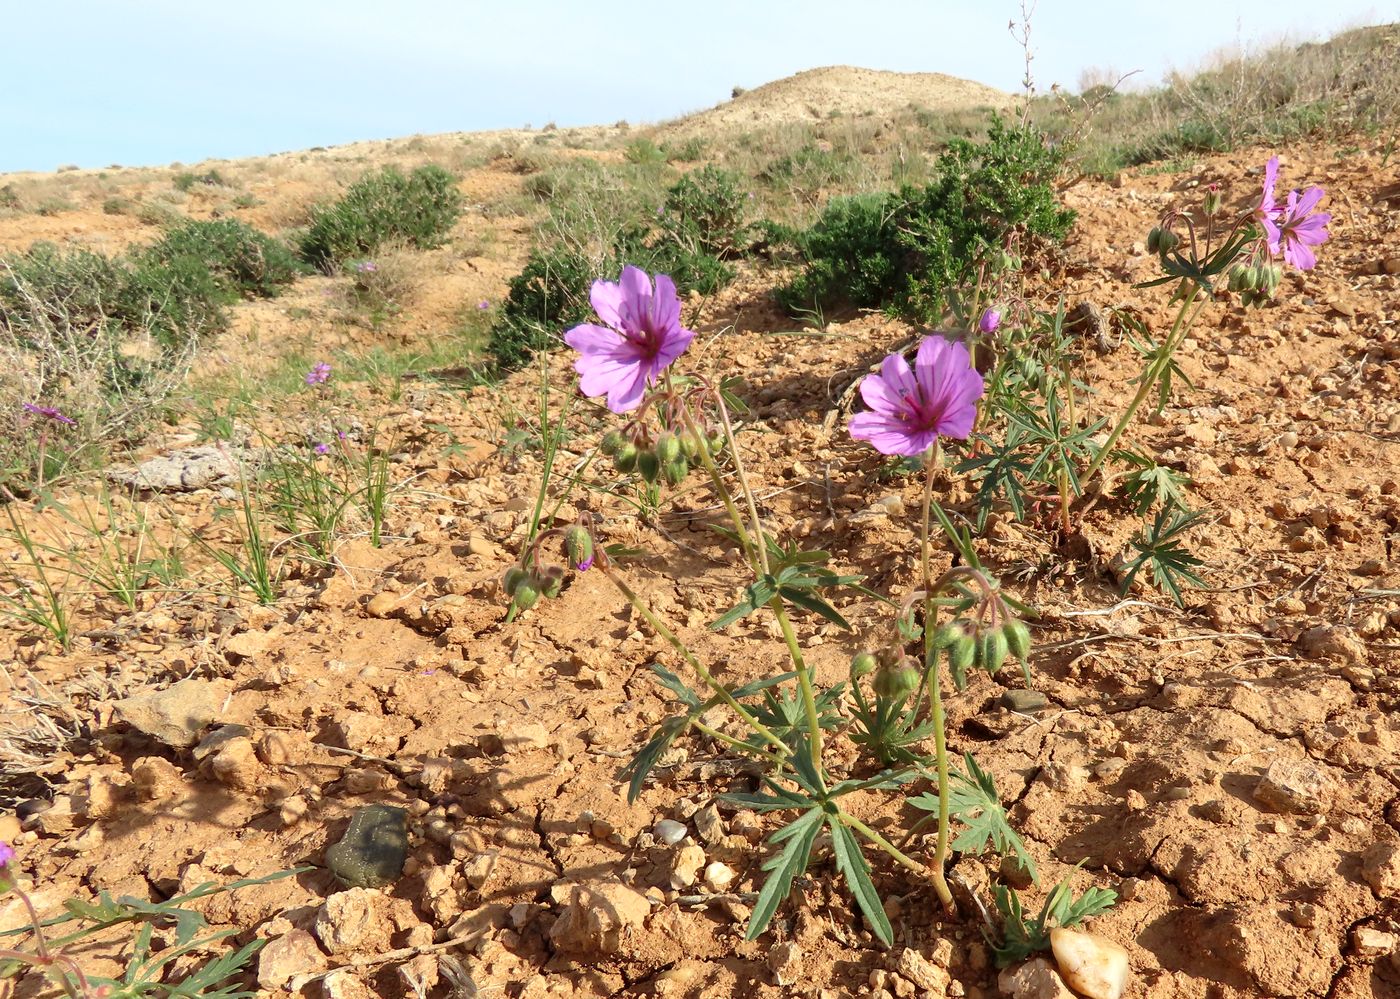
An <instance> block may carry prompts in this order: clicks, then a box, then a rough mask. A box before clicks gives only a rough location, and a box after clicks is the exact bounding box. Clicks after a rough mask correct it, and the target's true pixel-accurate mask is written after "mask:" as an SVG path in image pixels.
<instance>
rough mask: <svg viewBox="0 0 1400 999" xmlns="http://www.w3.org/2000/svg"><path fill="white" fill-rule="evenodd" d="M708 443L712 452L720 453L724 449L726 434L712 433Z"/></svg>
mask: <svg viewBox="0 0 1400 999" xmlns="http://www.w3.org/2000/svg"><path fill="white" fill-rule="evenodd" d="M708 443H709V445H710V454H719V453H720V452H721V451H723V450H724V434H711V435H710V439H709V441H708Z"/></svg>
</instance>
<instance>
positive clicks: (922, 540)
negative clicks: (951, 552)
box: [889, 438, 955, 912]
mask: <svg viewBox="0 0 1400 999" xmlns="http://www.w3.org/2000/svg"><path fill="white" fill-rule="evenodd" d="M939 454H940V449H939V446H938V440H937V438H935V439H934V443H933V447H931V448H929V451H928V454H927V456H926V457H925V462H924V464H925V468H924V504H923V525H922V527H923V529H922V531H921V532H920V535H919V561H920V568H921V569H922V572H923V583H924V665H925V669H926V671H927V675H928V703H929V715H930V720H931V721H932V722H933V753H934V763H935V765H936V767H937V769H938V843H937V846H935V847H934V851H933V869H932V872H931V873H932V880H933V890H934V891H935V892H936V893H937V894H938V900H939V901H940V902H942V903H943V908H944V909H945V910H948V911H949V912H951V911H953V910H954V908H955V905H954V902H953V893H952V892H951V891H950V890H949V889H948V881H947V879H946V878H945V877H944V874H943V865H944V863H945V862H946V861H947V858H948V820H949V815H948V736H947V733H946V732H945V731H944V727H945V725H946V720H945V719H944V716H943V690H942V681H941V679H940V677H939V675H938V650H937V649H934V648H932V647H931V645H930V641H931V639H932V636H933V631H934V623H935V622H936V621H937V620H938V605H937V604H936V603H935V602H934V593H935V591H934V587H933V568H932V564H931V563H932V552H931V550H930V545H929V521H930V518H931V512H930V511H931V510H932V508H933V476H934V474H935V472H936V471H937V468H938V457H939ZM944 578H945V579H946V574H945V577H944ZM942 585H943V579H940V580H939V586H940V587H941V586H942ZM889 849H893V847H890V848H889Z"/></svg>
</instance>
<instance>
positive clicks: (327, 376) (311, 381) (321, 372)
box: [306, 361, 331, 385]
mask: <svg viewBox="0 0 1400 999" xmlns="http://www.w3.org/2000/svg"><path fill="white" fill-rule="evenodd" d="M330 380H331V366H330V365H329V364H327V363H326V362H325V361H322V362H321V363H320V364H318V365H316V366H315V367H314V368H312V369H311V370H310V371H308V372H307V373H306V384H308V385H321V384H323V383H324V382H328V381H330Z"/></svg>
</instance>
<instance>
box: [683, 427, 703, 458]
mask: <svg viewBox="0 0 1400 999" xmlns="http://www.w3.org/2000/svg"><path fill="white" fill-rule="evenodd" d="M681 450H682V451H684V452H685V456H686V457H687V458H689V459H690V460H691V461H694V460H695V459H696V458H699V457H700V438H699V437H696V436H695V435H694V434H686V435H685V436H684V437H682V438H681Z"/></svg>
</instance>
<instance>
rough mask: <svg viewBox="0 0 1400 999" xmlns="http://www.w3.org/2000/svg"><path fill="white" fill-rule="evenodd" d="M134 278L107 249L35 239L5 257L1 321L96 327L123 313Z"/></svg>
mask: <svg viewBox="0 0 1400 999" xmlns="http://www.w3.org/2000/svg"><path fill="white" fill-rule="evenodd" d="M130 280H131V274H130V271H129V270H128V269H127V268H126V267H124V266H123V265H122V263H121V262H119V261H118V260H115V259H113V258H111V257H107V256H104V255H103V254H101V253H94V252H92V251H91V250H82V249H74V250H60V249H59V248H58V247H56V246H54V245H53V244H52V243H35V244H34V245H33V246H32V247H30V248H29V250H28V251H27V252H25V253H18V254H15V255H14V256H11V257H6V258H5V259H4V260H3V261H0V320H10V319H13V318H15V317H19V316H24V317H34V318H35V319H36V320H42V321H43V322H47V323H50V324H54V325H65V326H71V327H73V328H75V329H93V328H95V327H97V326H100V325H101V324H103V323H105V322H107V321H108V319H109V318H110V317H111V316H112V315H113V314H114V313H115V312H116V311H118V309H119V303H120V301H121V298H122V296H123V293H124V292H125V290H126V287H127V285H128V284H129V282H130Z"/></svg>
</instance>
